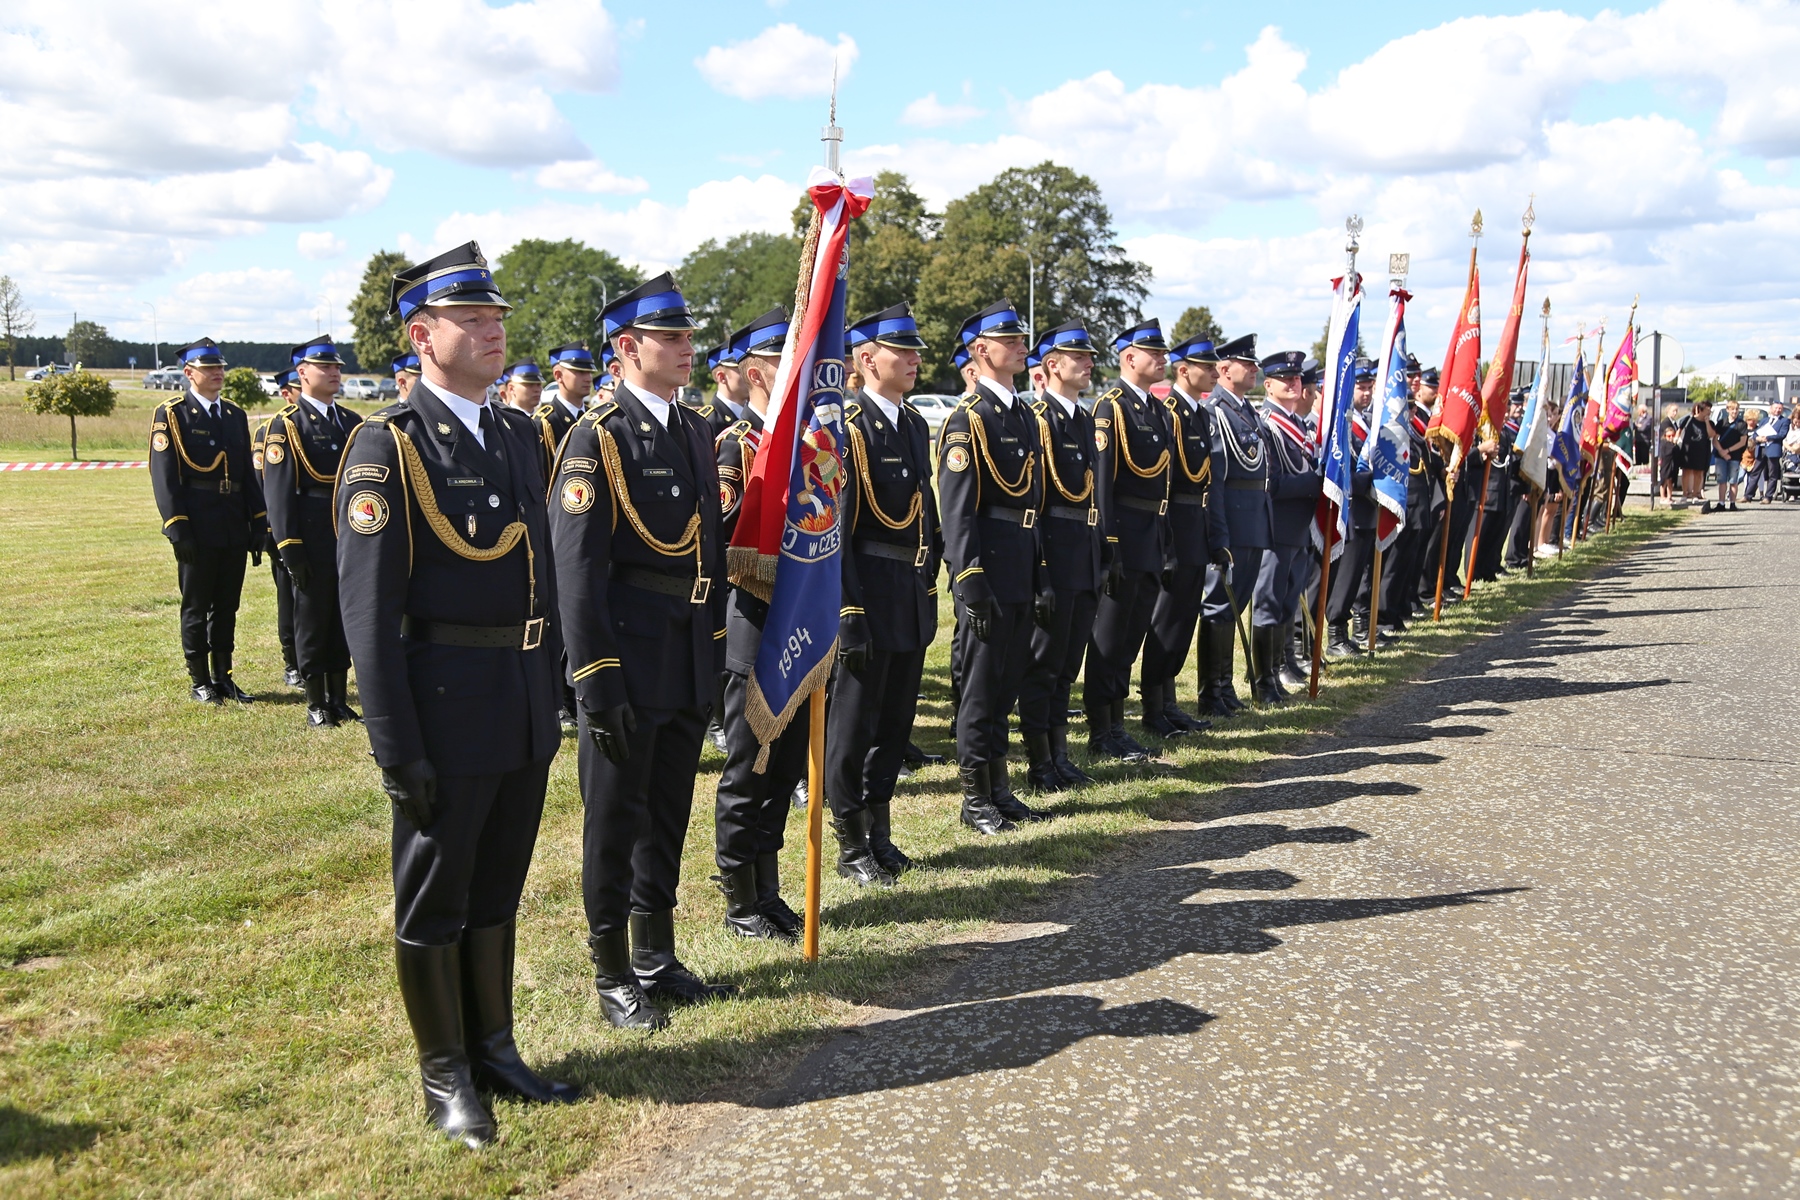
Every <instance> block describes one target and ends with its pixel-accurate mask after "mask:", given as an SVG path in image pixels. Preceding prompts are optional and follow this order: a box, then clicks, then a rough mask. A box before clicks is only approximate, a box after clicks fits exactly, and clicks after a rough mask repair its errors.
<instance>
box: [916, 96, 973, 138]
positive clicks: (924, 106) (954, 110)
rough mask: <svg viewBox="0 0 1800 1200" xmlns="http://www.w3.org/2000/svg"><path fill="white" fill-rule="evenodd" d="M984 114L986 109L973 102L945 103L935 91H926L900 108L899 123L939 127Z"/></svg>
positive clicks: (922, 126)
mask: <svg viewBox="0 0 1800 1200" xmlns="http://www.w3.org/2000/svg"><path fill="white" fill-rule="evenodd" d="M986 115H987V110H985V109H981V108H977V107H975V106H974V105H973V104H945V103H943V102H941V101H940V100H939V99H938V98H937V93H936V92H926V93H925V94H924V95H923V96H920V97H919V98H918V99H917V100H914V101H913V102H912V103H911V104H908V105H907V106H906V107H905V108H904V109H903V110H901V113H900V123H901V124H902V125H913V126H917V127H918V128H920V129H941V128H943V127H944V126H946V125H961V124H962V123H963V122H964V121H972V120H974V119H975V118H976V117H982V116H986Z"/></svg>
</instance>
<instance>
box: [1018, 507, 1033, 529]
mask: <svg viewBox="0 0 1800 1200" xmlns="http://www.w3.org/2000/svg"><path fill="white" fill-rule="evenodd" d="M1036 524H1037V509H1035V508H1028V509H1026V510H1025V515H1024V516H1023V517H1021V518H1020V520H1019V528H1020V529H1030V528H1031V527H1032V526H1033V525H1036Z"/></svg>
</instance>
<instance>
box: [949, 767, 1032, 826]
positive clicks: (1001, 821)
mask: <svg viewBox="0 0 1800 1200" xmlns="http://www.w3.org/2000/svg"><path fill="white" fill-rule="evenodd" d="M956 771H957V774H958V775H960V776H961V777H962V789H963V802H962V823H963V824H964V825H967V826H968V827H969V828H970V829H973V830H974V831H975V832H976V833H979V834H980V835H981V836H983V837H993V836H994V835H995V834H997V833H1011V832H1012V831H1013V830H1015V829H1017V828H1018V826H1017V825H1014V824H1013V823H1012V822H1011V821H1009V820H1007V819H1006V818H1005V817H1004V816H1002V815H1001V814H1000V810H999V809H997V808H995V807H994V795H993V793H992V792H991V791H990V790H989V787H988V764H987V763H980V764H978V765H976V766H973V767H965V766H960V765H959V766H958V767H957V769H956Z"/></svg>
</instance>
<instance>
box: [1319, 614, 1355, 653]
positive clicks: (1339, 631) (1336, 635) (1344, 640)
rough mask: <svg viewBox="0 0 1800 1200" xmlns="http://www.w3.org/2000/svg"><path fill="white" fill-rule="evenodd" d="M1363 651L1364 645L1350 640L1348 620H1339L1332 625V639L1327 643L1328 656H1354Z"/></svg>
mask: <svg viewBox="0 0 1800 1200" xmlns="http://www.w3.org/2000/svg"><path fill="white" fill-rule="evenodd" d="M1361 653H1362V647H1361V646H1359V645H1357V644H1356V643H1354V642H1352V641H1351V640H1350V625H1349V622H1347V621H1338V622H1336V623H1334V624H1333V625H1332V627H1331V640H1330V641H1328V642H1326V643H1325V656H1326V657H1327V658H1353V657H1355V656H1356V655H1358V654H1361Z"/></svg>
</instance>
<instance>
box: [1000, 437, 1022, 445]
mask: <svg viewBox="0 0 1800 1200" xmlns="http://www.w3.org/2000/svg"><path fill="white" fill-rule="evenodd" d="M1018 440H1019V439H1018V438H1015V437H1003V438H1001V439H1000V444H1001V445H1002V446H1011V445H1014V444H1016V443H1017V442H1018Z"/></svg>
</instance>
